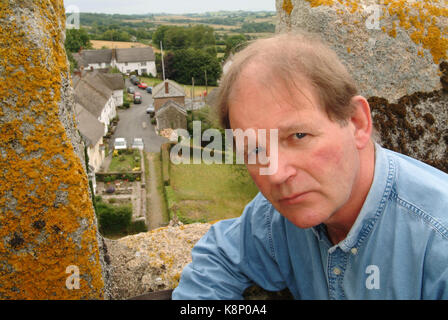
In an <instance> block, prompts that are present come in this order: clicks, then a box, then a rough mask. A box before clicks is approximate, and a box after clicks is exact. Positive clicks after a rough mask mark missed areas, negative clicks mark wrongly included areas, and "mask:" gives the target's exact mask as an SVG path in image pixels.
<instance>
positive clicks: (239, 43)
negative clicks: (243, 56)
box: [225, 34, 247, 58]
mask: <svg viewBox="0 0 448 320" xmlns="http://www.w3.org/2000/svg"><path fill="white" fill-rule="evenodd" d="M246 42H247V39H246V37H245V36H244V35H243V34H237V35H234V36H230V37H228V38H227V39H226V54H225V58H227V57H228V56H229V55H230V53H235V52H237V51H239V50H240V49H241V48H243V47H244V45H245V44H246Z"/></svg>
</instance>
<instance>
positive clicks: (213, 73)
mask: <svg viewBox="0 0 448 320" xmlns="http://www.w3.org/2000/svg"><path fill="white" fill-rule="evenodd" d="M172 59H173V63H172V65H171V66H169V68H170V70H167V69H168V68H167V67H168V66H167V65H165V67H166V68H165V71H166V72H169V73H170V74H171V75H172V77H173V79H174V80H175V81H177V82H179V83H182V84H190V83H191V78H192V77H194V80H195V83H196V84H198V85H205V72H207V83H208V84H209V85H216V84H217V81H218V79H219V78H220V76H221V73H222V68H221V64H220V63H219V61H218V58H216V55H215V56H213V55H209V54H207V53H206V52H205V51H203V50H200V49H193V48H189V49H181V50H177V51H174V52H173V58H172Z"/></svg>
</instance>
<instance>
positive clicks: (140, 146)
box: [132, 138, 144, 150]
mask: <svg viewBox="0 0 448 320" xmlns="http://www.w3.org/2000/svg"><path fill="white" fill-rule="evenodd" d="M143 147H144V144H143V139H142V138H134V142H133V143H132V149H140V150H143Z"/></svg>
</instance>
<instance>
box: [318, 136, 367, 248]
mask: <svg viewBox="0 0 448 320" xmlns="http://www.w3.org/2000/svg"><path fill="white" fill-rule="evenodd" d="M363 151H364V152H361V153H360V169H359V177H358V183H357V184H356V185H355V187H354V188H353V192H352V195H351V196H350V199H349V200H348V201H347V203H346V204H345V205H344V206H343V207H342V208H340V209H339V210H338V212H337V213H335V215H334V216H335V217H336V216H337V219H333V220H332V221H331V222H329V223H325V225H326V227H327V233H328V238H329V239H330V241H331V242H332V243H333V244H338V243H339V242H341V241H342V240H344V239H345V238H346V236H347V234H348V233H349V231H350V229H351V228H352V226H353V224H354V223H355V221H356V218H357V217H358V215H359V212H360V211H361V208H362V206H363V205H364V201H365V200H366V198H367V195H368V193H369V191H370V187H371V186H372V182H373V176H374V171H375V145H374V143H373V142H371V143H370V144H369V146H368V147H367V148H366V150H363Z"/></svg>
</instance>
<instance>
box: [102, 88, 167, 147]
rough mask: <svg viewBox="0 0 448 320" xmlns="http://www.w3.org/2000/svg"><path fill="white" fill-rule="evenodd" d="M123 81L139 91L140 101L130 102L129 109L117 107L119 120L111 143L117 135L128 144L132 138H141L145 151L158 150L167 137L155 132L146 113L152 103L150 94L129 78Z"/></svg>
mask: <svg viewBox="0 0 448 320" xmlns="http://www.w3.org/2000/svg"><path fill="white" fill-rule="evenodd" d="M125 83H126V88H127V87H129V86H132V87H134V88H135V91H136V92H140V94H141V96H142V103H141V104H134V103H131V107H130V108H129V109H125V110H123V109H118V112H117V114H118V116H119V118H120V120H119V121H118V125H117V128H116V130H115V133H114V135H113V136H112V139H111V142H112V144H113V141H114V140H115V138H117V137H123V138H125V139H126V140H127V142H128V144H132V141H133V140H134V138H142V139H143V142H144V144H145V151H147V152H160V147H161V145H162V144H163V143H165V142H168V139H166V138H164V137H160V136H159V135H157V134H156V132H155V128H154V125H152V124H151V118H150V116H149V115H148V114H146V108H147V107H148V106H149V105H150V104H151V103H153V99H152V95H151V94H150V93H147V92H146V90H143V89H140V88H138V87H137V86H135V85H133V84H131V83H130V82H129V79H126V82H125Z"/></svg>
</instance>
